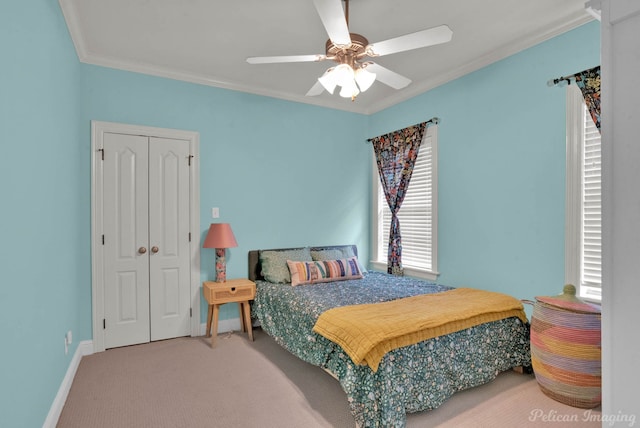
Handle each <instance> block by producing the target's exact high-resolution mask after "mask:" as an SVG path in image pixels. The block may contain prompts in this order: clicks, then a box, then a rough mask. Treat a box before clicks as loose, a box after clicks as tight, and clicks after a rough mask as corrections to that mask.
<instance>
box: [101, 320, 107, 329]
mask: <svg viewBox="0 0 640 428" xmlns="http://www.w3.org/2000/svg"><path fill="white" fill-rule="evenodd" d="M102 329H103V330H106V329H107V319H106V318H102Z"/></svg>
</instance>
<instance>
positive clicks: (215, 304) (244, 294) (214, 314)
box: [202, 279, 256, 347]
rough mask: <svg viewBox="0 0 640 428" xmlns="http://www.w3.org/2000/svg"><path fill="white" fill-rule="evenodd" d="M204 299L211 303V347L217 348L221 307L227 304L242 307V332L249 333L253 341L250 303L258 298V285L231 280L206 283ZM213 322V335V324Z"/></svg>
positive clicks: (209, 321) (209, 322)
mask: <svg viewBox="0 0 640 428" xmlns="http://www.w3.org/2000/svg"><path fill="white" fill-rule="evenodd" d="M202 292H203V293H204V298H205V299H207V302H208V303H209V312H208V313H207V331H206V334H207V337H208V336H209V335H211V347H214V346H216V337H217V336H218V314H219V312H220V306H221V305H224V304H225V303H238V305H239V306H240V325H241V326H242V331H246V332H247V333H249V339H250V340H251V341H253V329H252V328H251V311H250V307H249V301H250V300H253V298H254V297H255V296H256V284H255V282H253V281H249V280H248V279H230V280H227V282H214V281H205V282H203V283H202ZM212 320H213V333H212V330H211V328H212V325H211V324H212V323H211V321H212Z"/></svg>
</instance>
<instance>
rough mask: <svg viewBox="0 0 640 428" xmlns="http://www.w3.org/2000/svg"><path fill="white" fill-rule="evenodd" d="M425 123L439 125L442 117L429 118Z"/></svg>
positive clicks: (369, 139) (368, 141) (366, 141)
mask: <svg viewBox="0 0 640 428" xmlns="http://www.w3.org/2000/svg"><path fill="white" fill-rule="evenodd" d="M420 123H422V122H420ZM424 123H431V124H433V125H437V124H439V123H440V118H438V117H432V118H431V119H429V120H427V121H425V122H424ZM393 132H395V131H393ZM371 140H373V138H367V139H366V140H364V142H365V143H370V142H371Z"/></svg>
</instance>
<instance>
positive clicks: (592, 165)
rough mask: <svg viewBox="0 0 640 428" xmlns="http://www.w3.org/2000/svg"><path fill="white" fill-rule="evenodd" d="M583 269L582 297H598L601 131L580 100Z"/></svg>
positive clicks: (600, 270)
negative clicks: (582, 128)
mask: <svg viewBox="0 0 640 428" xmlns="http://www.w3.org/2000/svg"><path fill="white" fill-rule="evenodd" d="M582 122H583V124H584V125H583V126H584V143H583V156H582V159H583V161H582V269H581V276H582V277H581V286H582V288H583V289H582V290H581V291H582V292H581V294H583V295H584V296H585V297H595V298H600V295H601V290H600V288H601V286H602V155H601V148H600V132H599V131H598V128H596V125H595V124H594V123H593V120H592V119H591V115H590V114H589V112H588V110H587V107H586V105H585V104H584V103H582Z"/></svg>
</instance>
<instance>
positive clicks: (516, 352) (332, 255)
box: [249, 245, 531, 427]
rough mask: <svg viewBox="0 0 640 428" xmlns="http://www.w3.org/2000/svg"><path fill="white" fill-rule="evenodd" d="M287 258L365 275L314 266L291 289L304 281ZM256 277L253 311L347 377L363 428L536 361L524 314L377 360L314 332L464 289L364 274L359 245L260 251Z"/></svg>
mask: <svg viewBox="0 0 640 428" xmlns="http://www.w3.org/2000/svg"><path fill="white" fill-rule="evenodd" d="M288 260H293V261H297V262H298V264H297V265H299V266H301V265H302V264H304V265H305V266H307V267H309V266H313V264H314V263H315V262H313V260H324V261H323V262H322V263H324V264H321V265H320V264H318V263H315V264H316V265H318V266H320V269H323V266H325V265H326V266H328V267H327V271H328V270H330V269H331V267H330V264H331V263H334V264H335V263H336V262H337V261H338V260H342V262H343V263H344V265H345V266H347V265H348V263H349V261H350V262H354V261H355V263H357V269H356V268H355V267H354V268H353V270H354V272H355V273H358V271H359V272H360V273H362V274H361V276H358V275H354V276H353V277H349V275H346V278H345V277H344V269H343V272H342V274H343V275H342V276H343V277H342V278H338V280H333V279H332V278H330V275H328V274H327V276H328V278H324V279H323V273H322V272H321V273H320V274H317V273H315V274H310V273H309V272H306V273H307V276H311V279H309V278H303V279H302V284H300V285H297V286H292V285H291V284H292V283H296V282H300V278H299V276H298V274H297V271H295V269H294V263H295V262H289V263H287V261H288ZM283 263H284V267H283ZM289 264H290V265H291V266H289ZM338 265H339V266H343V265H342V264H340V263H338ZM274 267H275V268H274ZM289 268H290V269H289ZM309 269H311V268H309ZM312 270H313V269H312ZM347 270H348V268H347ZM274 272H275V273H274ZM294 272H296V273H295V274H294V275H292V274H293V273H294ZM287 274H288V275H289V277H287ZM319 278H320V279H319ZM249 279H251V280H253V281H255V282H256V296H255V300H254V301H253V303H252V317H253V318H255V319H256V321H257V323H259V325H260V326H261V328H262V329H263V331H265V332H266V333H267V334H268V335H269V336H271V337H272V338H273V339H274V340H275V341H276V342H277V343H278V344H279V345H281V346H283V347H284V348H285V349H287V350H288V351H289V352H291V353H292V354H294V355H296V356H297V357H298V358H301V359H302V360H304V361H306V362H308V363H310V364H313V365H316V366H319V367H321V368H323V369H324V370H326V371H327V372H329V373H330V374H331V375H332V376H334V377H335V378H336V379H337V380H338V381H339V382H340V385H341V386H342V388H343V390H344V391H345V393H346V395H347V400H348V403H349V407H350V410H351V412H352V414H353V416H354V418H355V422H356V426H358V427H402V426H405V425H406V414H407V413H412V412H419V411H424V410H432V409H435V408H437V407H438V406H440V405H441V404H442V403H443V402H444V401H446V400H447V399H448V398H449V397H450V396H452V395H453V394H454V393H456V392H458V391H462V390H464V389H468V388H471V387H474V386H478V385H481V384H484V383H487V382H489V381H491V380H493V379H494V378H495V377H496V376H497V375H498V373H500V372H502V371H505V370H509V369H512V368H516V367H529V366H530V365H531V359H530V348H529V323H528V322H527V320H526V315H524V312H522V315H521V316H508V317H506V318H501V319H496V320H492V321H488V322H483V323H480V324H478V325H473V326H471V327H467V328H463V329H461V330H457V331H453V332H450V333H447V334H443V335H437V336H435V337H431V338H428V339H426V340H420V341H415V340H414V342H415V343H410V344H407V345H404V346H401V347H397V348H395V349H390V350H388V351H386V352H384V353H383V355H381V357H380V359H379V361H378V362H377V364H371V363H368V362H364V363H363V362H362V361H359V360H355V361H358V362H357V363H356V362H354V358H353V350H352V349H350V348H349V347H344V348H343V346H344V345H343V346H341V345H339V344H338V343H340V342H339V341H337V343H336V341H334V340H329V339H328V338H327V337H325V336H324V335H323V334H324V332H323V334H319V333H318V332H316V331H314V328H316V329H317V324H319V320H320V321H321V320H323V319H325V317H326V316H327V315H328V314H333V313H334V312H337V311H341V313H342V314H343V315H344V314H346V315H349V314H351V313H352V312H351V311H352V309H353V308H364V307H366V306H371V305H374V304H375V305H377V306H373V308H376V309H377V308H382V307H384V306H385V305H386V306H389V305H396V306H398V305H400V304H404V302H405V301H409V300H412V299H433V298H441V297H442V296H445V295H447V294H451V293H453V292H456V291H461V290H457V289H454V288H453V287H447V286H443V285H439V284H436V283H433V282H429V281H424V280H418V279H414V278H409V277H398V276H392V275H388V274H386V273H381V272H373V271H370V272H366V269H364V267H363V266H362V265H361V263H359V262H358V260H357V247H356V246H355V245H338V246H325V247H305V248H286V249H272V250H252V251H250V252H249ZM305 281H306V282H307V283H305ZM401 302H402V303H401ZM518 303H519V302H518ZM353 305H358V306H353ZM520 306H521V305H520ZM380 310H383V309H380ZM422 311H423V312H424V313H425V314H426V313H429V312H430V311H424V310H422ZM434 312H435V309H434ZM381 313H382V312H381ZM386 319H388V318H385V320H386ZM374 321H375V320H374ZM349 322H350V321H349ZM385 322H386V321H385ZM318 331H321V330H318ZM364 336H366V335H360V336H359V339H362V338H364ZM420 337H423V336H420ZM426 337H428V336H426ZM345 349H347V350H348V351H345Z"/></svg>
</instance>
